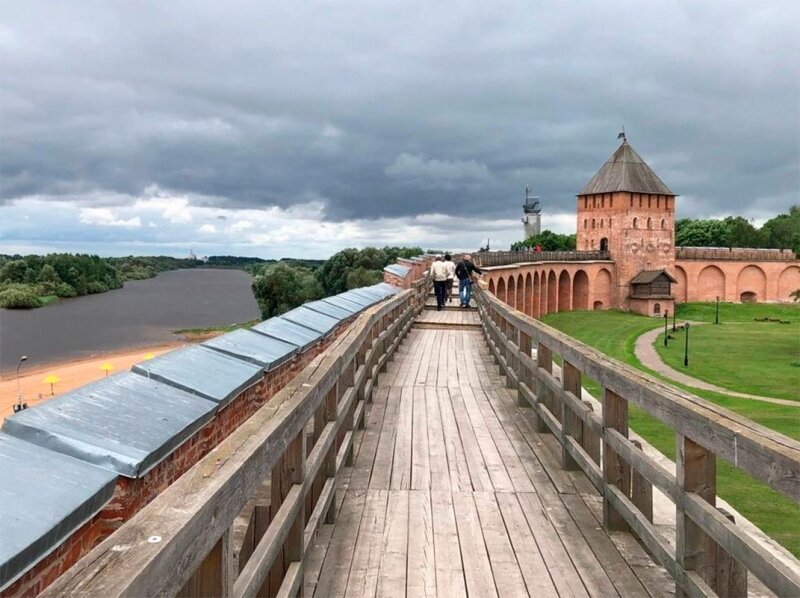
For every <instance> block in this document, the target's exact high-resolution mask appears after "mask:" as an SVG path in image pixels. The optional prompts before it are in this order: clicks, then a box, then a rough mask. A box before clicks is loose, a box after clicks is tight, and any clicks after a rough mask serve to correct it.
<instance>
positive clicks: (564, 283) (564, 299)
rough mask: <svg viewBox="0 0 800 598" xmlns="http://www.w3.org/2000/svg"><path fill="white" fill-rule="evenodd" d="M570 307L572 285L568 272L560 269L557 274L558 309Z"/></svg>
mask: <svg viewBox="0 0 800 598" xmlns="http://www.w3.org/2000/svg"><path fill="white" fill-rule="evenodd" d="M571 309H572V285H571V281H570V279H569V272H567V271H566V270H562V271H561V274H559V276H558V311H570V310H571Z"/></svg>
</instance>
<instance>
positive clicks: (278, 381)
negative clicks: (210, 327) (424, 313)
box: [0, 318, 354, 598]
mask: <svg viewBox="0 0 800 598" xmlns="http://www.w3.org/2000/svg"><path fill="white" fill-rule="evenodd" d="M353 320H354V318H351V319H349V320H345V321H343V322H342V323H340V324H339V325H338V326H337V327H336V329H335V330H334V331H333V333H332V334H330V335H329V336H328V337H326V338H324V339H322V340H320V341H319V342H317V343H315V344H314V345H312V346H311V347H309V348H308V349H307V350H306V351H304V352H302V353H299V354H297V355H295V356H294V357H293V358H292V359H291V360H289V361H287V362H285V363H283V364H282V365H280V366H279V367H277V368H275V369H274V370H272V371H270V372H267V373H265V374H264V375H263V377H262V378H261V380H259V381H258V382H257V383H255V384H254V385H252V386H250V387H249V388H246V389H245V390H243V391H242V392H240V393H239V394H238V395H237V396H236V397H234V398H233V399H232V400H231V401H230V402H229V403H228V404H227V405H225V406H224V407H223V408H221V409H220V410H218V411H217V413H216V414H215V415H214V418H213V419H212V420H211V421H209V422H208V423H207V424H206V425H205V426H203V428H201V429H200V430H199V431H198V432H197V433H196V434H194V435H193V436H191V437H190V438H188V439H187V440H186V441H185V442H184V443H183V444H181V445H180V446H179V447H177V448H176V449H175V450H174V451H173V452H171V453H170V454H169V455H167V456H166V457H165V458H164V459H163V460H162V461H160V462H159V463H158V464H157V465H156V466H155V467H153V468H152V469H151V470H150V471H148V472H147V473H146V474H145V475H143V476H142V477H140V478H126V477H122V476H120V477H118V478H117V483H116V487H115V488H114V495H113V496H112V498H111V500H110V502H109V503H108V504H107V505H106V506H105V507H104V508H103V510H102V511H100V513H98V514H96V515H95V516H94V517H92V519H91V520H89V521H88V522H87V523H85V524H84V525H82V526H81V527H80V528H78V529H77V530H76V531H75V532H73V533H72V534H71V535H70V536H69V537H68V538H66V539H65V540H64V541H63V542H62V543H61V544H60V545H59V546H57V547H56V548H55V549H54V550H53V551H52V552H51V553H50V554H48V555H47V556H46V557H45V558H44V559H42V560H41V561H40V562H39V563H37V564H36V565H35V566H34V567H33V568H32V569H31V570H30V571H28V572H27V573H25V574H24V575H23V576H22V577H21V578H20V579H18V580H17V581H16V582H14V583H13V584H12V585H11V586H9V587H8V588H6V589H5V590H3V591H2V592H0V598H7V597H10V596H14V597H26V598H27V597H32V596H36V595H37V594H39V593H40V592H42V591H43V590H44V589H45V588H46V587H48V586H49V585H50V584H52V583H53V582H54V581H55V580H56V579H58V577H59V576H60V575H61V574H62V573H64V571H66V570H67V569H69V568H70V567H71V566H72V565H74V564H75V563H76V562H78V560H79V559H80V558H81V557H83V556H84V555H85V554H87V553H88V552H89V551H90V550H91V549H92V548H94V547H95V546H97V544H99V543H100V542H101V541H102V540H104V539H105V538H107V537H108V536H109V535H111V534H112V533H113V532H114V531H116V530H117V529H118V528H119V527H120V526H121V525H122V524H123V523H125V522H126V521H128V520H130V519H131V517H133V516H134V515H135V514H136V513H138V512H139V511H140V510H141V509H142V508H144V507H145V506H146V505H147V504H148V503H149V502H150V501H152V500H153V499H154V498H155V497H156V496H158V495H159V494H160V493H161V492H163V491H164V490H165V489H166V488H167V487H168V486H169V485H170V484H172V483H173V482H175V480H177V479H178V478H179V477H180V476H182V475H183V474H184V473H186V472H187V471H188V470H189V469H190V468H191V467H192V466H193V465H194V464H195V463H197V462H198V461H199V460H200V459H201V458H203V457H204V456H205V455H207V454H208V453H209V452H210V451H211V449H213V448H214V447H215V446H217V445H218V444H219V443H220V442H222V441H223V440H224V439H225V438H227V437H228V436H229V435H230V434H231V433H232V432H233V431H234V430H235V429H236V428H238V427H239V426H240V425H241V424H242V423H244V421H246V420H247V419H248V418H249V417H250V416H252V415H253V414H254V413H255V412H256V411H258V410H259V409H260V408H261V407H263V406H264V405H265V404H266V403H267V402H268V401H269V400H270V399H271V398H272V397H274V396H275V395H276V394H277V393H278V391H280V390H281V389H282V388H284V387H285V386H286V385H287V384H288V383H289V382H290V381H291V380H292V379H293V378H294V377H295V376H296V375H297V374H298V373H300V372H301V371H302V370H303V369H304V368H305V367H306V366H307V365H308V364H309V363H311V361H312V360H313V359H314V358H315V357H317V356H318V355H319V354H320V353H322V352H323V351H325V350H326V349H327V348H328V347H329V346H330V345H331V343H333V341H334V340H336V339H337V338H338V337H339V336H341V335H342V334H343V333H344V331H345V330H347V328H348V327H349V325H350V324H351V323H352V322H353ZM145 423H146V422H143V424H145Z"/></svg>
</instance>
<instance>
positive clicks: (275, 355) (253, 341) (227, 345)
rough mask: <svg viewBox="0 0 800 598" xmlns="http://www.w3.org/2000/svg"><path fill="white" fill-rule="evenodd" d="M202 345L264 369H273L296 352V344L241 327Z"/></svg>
mask: <svg viewBox="0 0 800 598" xmlns="http://www.w3.org/2000/svg"><path fill="white" fill-rule="evenodd" d="M203 346H204V347H209V348H211V349H214V350H215V351H220V352H222V353H225V354H227V355H232V356H233V357H236V358H237V359H243V360H245V361H249V362H250V363H254V364H256V365H260V366H261V367H263V368H264V369H265V370H266V371H270V370H274V369H275V368H276V367H278V366H279V365H281V364H282V363H284V362H285V361H287V360H289V359H291V358H292V356H293V355H294V354H295V353H297V346H296V345H293V344H290V343H287V342H284V341H282V340H278V339H276V338H271V337H268V336H264V335H263V334H258V333H256V332H252V331H250V330H244V329H241V328H240V329H239V330H234V331H233V332H229V333H227V334H223V335H222V336H217V337H215V338H212V339H209V340H207V341H205V342H204V343H203Z"/></svg>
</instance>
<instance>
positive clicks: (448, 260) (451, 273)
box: [444, 253, 456, 303]
mask: <svg viewBox="0 0 800 598" xmlns="http://www.w3.org/2000/svg"><path fill="white" fill-rule="evenodd" d="M444 265H445V266H447V286H446V287H445V290H444V291H445V301H446V302H447V303H450V302H451V301H452V299H451V298H450V296H451V295H452V294H453V281H454V280H455V278H456V265H455V264H454V263H453V258H452V257H450V254H449V253H445V254H444Z"/></svg>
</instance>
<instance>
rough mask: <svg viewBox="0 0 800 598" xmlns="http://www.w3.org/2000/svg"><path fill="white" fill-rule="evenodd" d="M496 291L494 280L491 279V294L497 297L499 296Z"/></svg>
mask: <svg viewBox="0 0 800 598" xmlns="http://www.w3.org/2000/svg"><path fill="white" fill-rule="evenodd" d="M496 290H497V289H495V286H494V279H493V278H490V279H489V292H490V293H491V294H492V295H494V296H495V297H496V296H497V293H496V292H495V291H496Z"/></svg>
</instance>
